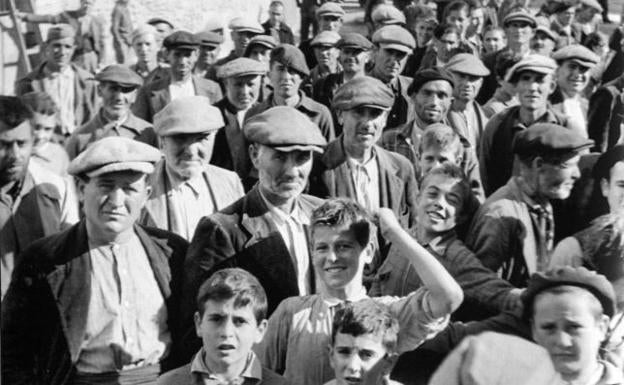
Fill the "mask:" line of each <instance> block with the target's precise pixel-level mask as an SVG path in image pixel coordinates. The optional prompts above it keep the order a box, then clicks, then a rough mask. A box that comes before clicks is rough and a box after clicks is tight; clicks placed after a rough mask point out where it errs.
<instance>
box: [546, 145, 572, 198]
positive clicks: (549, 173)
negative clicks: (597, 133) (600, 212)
mask: <svg viewBox="0 0 624 385" xmlns="http://www.w3.org/2000/svg"><path fill="white" fill-rule="evenodd" d="M580 159H581V156H580V155H577V156H575V157H573V158H571V159H569V160H567V161H565V162H563V163H560V164H552V163H547V162H539V161H538V162H537V163H538V165H537V170H538V186H537V189H538V192H539V193H540V194H541V195H542V196H545V197H548V198H549V199H566V198H568V197H569V196H570V192H571V191H572V188H573V187H574V183H575V182H576V181H577V180H578V178H580V177H581V172H580V171H579V168H578V162H579V160H580Z"/></svg>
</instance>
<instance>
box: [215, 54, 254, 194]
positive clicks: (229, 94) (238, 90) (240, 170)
mask: <svg viewBox="0 0 624 385" xmlns="http://www.w3.org/2000/svg"><path fill="white" fill-rule="evenodd" d="M264 74H265V68H264V65H263V64H262V63H260V62H258V61H256V60H253V59H249V58H244V57H242V58H238V59H234V60H232V61H231V62H229V63H227V64H225V65H224V66H222V67H220V68H219V72H218V75H219V78H220V79H221V82H222V84H223V85H224V88H225V96H224V97H223V99H221V100H220V101H218V102H217V103H216V104H215V105H214V106H215V107H216V108H218V109H219V111H220V113H221V117H222V119H223V122H224V126H223V128H222V129H220V130H218V131H217V133H216V136H215V143H214V151H213V153H212V158H211V159H210V163H212V164H214V165H215V166H219V167H222V168H225V169H227V170H231V171H234V172H236V174H238V176H239V177H240V180H241V181H242V183H243V187H244V188H245V191H249V190H251V188H252V187H253V185H254V184H255V183H256V181H257V180H258V177H257V175H256V172H255V171H254V168H253V165H252V164H251V159H250V158H249V151H248V150H247V148H248V147H249V142H248V141H247V139H246V138H245V135H244V134H243V122H244V119H245V115H246V114H247V111H249V109H250V108H251V107H253V106H255V105H256V103H257V101H258V97H259V95H260V90H261V88H260V86H261V82H262V77H263V76H264Z"/></svg>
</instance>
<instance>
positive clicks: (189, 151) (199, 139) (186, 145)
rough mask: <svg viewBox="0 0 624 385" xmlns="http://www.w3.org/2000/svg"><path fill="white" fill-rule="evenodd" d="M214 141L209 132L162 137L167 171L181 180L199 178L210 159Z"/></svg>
mask: <svg viewBox="0 0 624 385" xmlns="http://www.w3.org/2000/svg"><path fill="white" fill-rule="evenodd" d="M214 139H215V135H214V133H211V132H201V133H196V134H177V135H171V136H165V137H163V138H162V147H163V148H162V151H163V154H164V155H165V160H166V163H165V164H166V165H167V169H168V170H169V171H170V172H173V174H174V175H175V176H177V177H178V178H179V179H181V180H188V179H192V178H196V177H198V176H200V175H201V173H202V172H203V171H204V169H205V168H206V165H207V164H208V163H209V162H210V158H211V157H212V149H213V146H214Z"/></svg>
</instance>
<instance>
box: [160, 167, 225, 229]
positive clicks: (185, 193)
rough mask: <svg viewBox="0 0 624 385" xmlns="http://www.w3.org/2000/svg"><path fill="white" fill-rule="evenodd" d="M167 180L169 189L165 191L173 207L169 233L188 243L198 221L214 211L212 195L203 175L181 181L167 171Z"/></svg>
mask: <svg viewBox="0 0 624 385" xmlns="http://www.w3.org/2000/svg"><path fill="white" fill-rule="evenodd" d="M167 178H168V179H169V181H170V183H171V189H170V190H169V191H167V195H168V196H169V201H170V202H171V204H172V205H173V207H172V209H173V210H172V213H173V215H174V216H175V218H173V220H172V221H171V224H172V228H171V231H173V232H174V233H176V234H178V235H179V236H181V237H182V238H184V239H186V240H188V241H190V240H191V239H192V238H193V234H195V228H196V227H197V224H198V223H199V220H200V219H201V218H202V217H204V216H206V215H210V214H212V213H213V212H214V211H215V204H214V202H213V201H212V194H211V193H210V190H209V189H208V186H207V185H206V181H205V180H204V176H203V175H199V176H198V177H196V178H193V179H190V180H187V181H181V180H179V179H177V178H175V177H173V176H172V175H171V174H170V173H169V171H168V170H167Z"/></svg>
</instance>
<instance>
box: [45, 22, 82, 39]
mask: <svg viewBox="0 0 624 385" xmlns="http://www.w3.org/2000/svg"><path fill="white" fill-rule="evenodd" d="M67 37H73V38H75V37H76V30H75V29H74V27H72V26H71V25H69V24H55V25H53V26H52V27H50V29H48V35H47V37H46V43H49V42H51V41H54V40H60V39H65V38H67Z"/></svg>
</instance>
